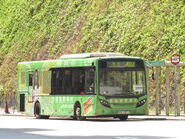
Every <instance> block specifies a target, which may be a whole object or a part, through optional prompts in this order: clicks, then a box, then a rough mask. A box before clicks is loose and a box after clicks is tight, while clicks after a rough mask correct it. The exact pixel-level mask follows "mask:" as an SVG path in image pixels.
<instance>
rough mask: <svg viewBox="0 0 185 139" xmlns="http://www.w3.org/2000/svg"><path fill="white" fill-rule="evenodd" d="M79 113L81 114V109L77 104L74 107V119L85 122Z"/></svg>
mask: <svg viewBox="0 0 185 139" xmlns="http://www.w3.org/2000/svg"><path fill="white" fill-rule="evenodd" d="M81 112H82V111H81V107H80V105H79V104H77V105H76V106H75V113H74V119H76V120H79V121H81V120H85V117H83V116H81Z"/></svg>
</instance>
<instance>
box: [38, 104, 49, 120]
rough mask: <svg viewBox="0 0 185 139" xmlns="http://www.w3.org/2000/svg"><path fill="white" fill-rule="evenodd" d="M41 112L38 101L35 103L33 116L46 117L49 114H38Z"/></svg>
mask: <svg viewBox="0 0 185 139" xmlns="http://www.w3.org/2000/svg"><path fill="white" fill-rule="evenodd" d="M40 112H41V107H40V103H38V102H37V103H36V104H35V117H36V119H48V118H49V116H48V115H40Z"/></svg>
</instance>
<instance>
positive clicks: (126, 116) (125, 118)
mask: <svg viewBox="0 0 185 139" xmlns="http://www.w3.org/2000/svg"><path fill="white" fill-rule="evenodd" d="M118 118H119V119H120V120H121V121H126V120H127V119H128V115H121V116H119V117H118Z"/></svg>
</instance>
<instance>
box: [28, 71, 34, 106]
mask: <svg viewBox="0 0 185 139" xmlns="http://www.w3.org/2000/svg"><path fill="white" fill-rule="evenodd" d="M33 75H34V74H33V71H29V74H28V78H29V82H28V103H32V102H33V100H34V99H33V84H34V81H33V77H34V76H33Z"/></svg>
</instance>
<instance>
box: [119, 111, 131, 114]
mask: <svg viewBox="0 0 185 139" xmlns="http://www.w3.org/2000/svg"><path fill="white" fill-rule="evenodd" d="M118 114H129V111H119V112H118Z"/></svg>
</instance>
